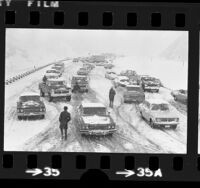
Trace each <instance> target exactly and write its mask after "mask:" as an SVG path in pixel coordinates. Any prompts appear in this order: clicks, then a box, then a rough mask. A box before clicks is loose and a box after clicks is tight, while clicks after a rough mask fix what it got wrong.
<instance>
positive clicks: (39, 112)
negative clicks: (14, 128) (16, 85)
mask: <svg viewBox="0 0 200 188" xmlns="http://www.w3.org/2000/svg"><path fill="white" fill-rule="evenodd" d="M45 114H46V108H45V105H44V102H43V101H42V100H41V99H40V95H39V94H38V93H35V92H25V93H23V94H21V95H20V97H19V100H18V102H17V117H18V119H19V120H22V119H23V118H27V117H38V118H40V119H43V118H45Z"/></svg>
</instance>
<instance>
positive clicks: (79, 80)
mask: <svg viewBox="0 0 200 188" xmlns="http://www.w3.org/2000/svg"><path fill="white" fill-rule="evenodd" d="M76 84H78V86H79V87H80V92H88V77H87V76H84V75H74V76H73V77H72V80H71V88H72V92H75V91H74V86H75V85H76Z"/></svg>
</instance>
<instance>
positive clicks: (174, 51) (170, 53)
mask: <svg viewBox="0 0 200 188" xmlns="http://www.w3.org/2000/svg"><path fill="white" fill-rule="evenodd" d="M184 37H185V35H181V36H179V37H178V38H177V39H176V40H174V41H173V42H172V43H171V44H170V45H169V46H168V47H167V48H166V49H165V50H164V51H162V52H161V54H160V56H161V57H163V58H165V59H167V60H179V61H188V41H187V40H185V38H184Z"/></svg>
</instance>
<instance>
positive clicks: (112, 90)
mask: <svg viewBox="0 0 200 188" xmlns="http://www.w3.org/2000/svg"><path fill="white" fill-rule="evenodd" d="M115 95H116V92H115V90H114V88H113V87H111V88H110V91H109V100H110V107H111V108H113V102H114V98H115Z"/></svg>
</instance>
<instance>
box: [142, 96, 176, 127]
mask: <svg viewBox="0 0 200 188" xmlns="http://www.w3.org/2000/svg"><path fill="white" fill-rule="evenodd" d="M139 111H140V114H141V116H142V117H143V118H144V119H145V120H146V121H147V122H148V123H149V124H150V126H151V127H152V128H172V129H176V127H177V125H178V124H179V117H178V115H176V112H175V111H174V110H173V109H172V107H171V106H170V104H169V103H168V102H167V101H165V100H162V99H146V100H145V101H144V102H143V103H141V104H140V105H139Z"/></svg>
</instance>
